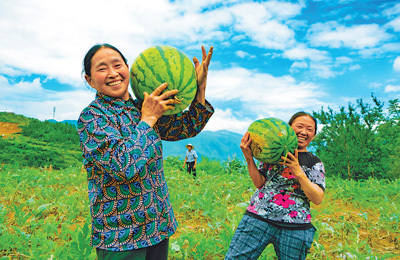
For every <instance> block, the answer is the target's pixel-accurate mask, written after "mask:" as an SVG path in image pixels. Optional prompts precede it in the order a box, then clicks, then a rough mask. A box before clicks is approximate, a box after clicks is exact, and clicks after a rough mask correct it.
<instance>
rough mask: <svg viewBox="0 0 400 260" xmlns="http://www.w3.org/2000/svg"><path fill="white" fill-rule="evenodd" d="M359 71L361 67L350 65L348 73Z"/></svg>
mask: <svg viewBox="0 0 400 260" xmlns="http://www.w3.org/2000/svg"><path fill="white" fill-rule="evenodd" d="M359 69H361V66H360V65H359V64H354V65H351V66H350V67H349V70H350V71H353V70H359Z"/></svg>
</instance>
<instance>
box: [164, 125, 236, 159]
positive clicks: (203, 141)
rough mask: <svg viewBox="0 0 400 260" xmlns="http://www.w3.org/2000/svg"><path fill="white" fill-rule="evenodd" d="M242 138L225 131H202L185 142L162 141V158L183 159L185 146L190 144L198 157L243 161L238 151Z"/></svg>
mask: <svg viewBox="0 0 400 260" xmlns="http://www.w3.org/2000/svg"><path fill="white" fill-rule="evenodd" d="M241 138H242V136H241V135H240V134H237V133H233V132H230V131H226V130H221V131H216V132H212V131H203V132H201V133H200V134H198V135H197V136H195V137H193V138H189V139H186V140H181V141H176V142H167V141H163V153H164V158H167V157H168V156H177V157H180V158H182V159H183V158H184V157H185V153H186V151H187V149H186V147H185V145H187V144H189V143H190V144H192V145H193V146H194V150H195V151H196V153H197V155H199V157H207V158H209V159H217V160H221V161H226V160H227V159H233V158H237V159H239V160H243V155H242V151H241V150H240V147H239V145H240V140H241Z"/></svg>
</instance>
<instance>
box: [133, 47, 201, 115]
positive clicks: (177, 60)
mask: <svg viewBox="0 0 400 260" xmlns="http://www.w3.org/2000/svg"><path fill="white" fill-rule="evenodd" d="M130 82H131V88H132V90H133V93H134V94H135V96H136V98H137V99H139V100H143V98H144V95H143V92H144V91H146V92H147V93H149V94H150V93H152V92H153V91H154V90H155V89H156V88H157V87H159V86H160V85H161V84H162V83H164V82H167V83H168V87H167V88H166V90H164V91H168V90H173V89H177V90H179V93H178V94H177V95H176V96H174V97H172V98H175V99H177V100H180V103H179V104H176V105H175V109H174V110H168V111H167V112H165V114H164V115H172V114H177V113H179V112H182V111H183V110H185V109H186V108H187V107H188V106H189V105H190V103H192V101H193V99H194V97H195V96H196V92H197V80H196V72H195V69H194V66H193V63H192V61H191V60H190V59H189V58H188V57H187V56H186V55H185V54H184V53H183V52H182V51H181V50H178V49H177V48H175V47H171V46H154V47H150V48H148V49H146V50H144V51H143V52H142V53H140V54H139V56H138V57H137V58H136V60H135V61H134V62H133V64H132V67H131V70H130Z"/></svg>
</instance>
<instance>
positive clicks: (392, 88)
mask: <svg viewBox="0 0 400 260" xmlns="http://www.w3.org/2000/svg"><path fill="white" fill-rule="evenodd" d="M399 91H400V85H387V86H386V87H385V93H389V92H399Z"/></svg>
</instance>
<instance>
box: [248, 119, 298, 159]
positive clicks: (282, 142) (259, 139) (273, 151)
mask: <svg viewBox="0 0 400 260" xmlns="http://www.w3.org/2000/svg"><path fill="white" fill-rule="evenodd" d="M247 132H249V133H250V138H251V140H252V142H251V145H250V148H251V151H252V152H253V156H254V157H255V158H256V159H257V160H259V161H261V162H265V163H270V164H277V163H278V162H280V161H281V156H285V157H286V156H287V154H288V152H291V153H293V154H294V150H295V149H297V146H298V141H297V136H296V133H295V132H294V130H293V128H292V127H291V126H290V125H289V124H287V123H286V122H284V121H282V120H280V119H278V118H273V117H271V118H264V119H260V120H257V121H254V122H253V123H252V124H251V125H250V126H249V128H248V130H247Z"/></svg>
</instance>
